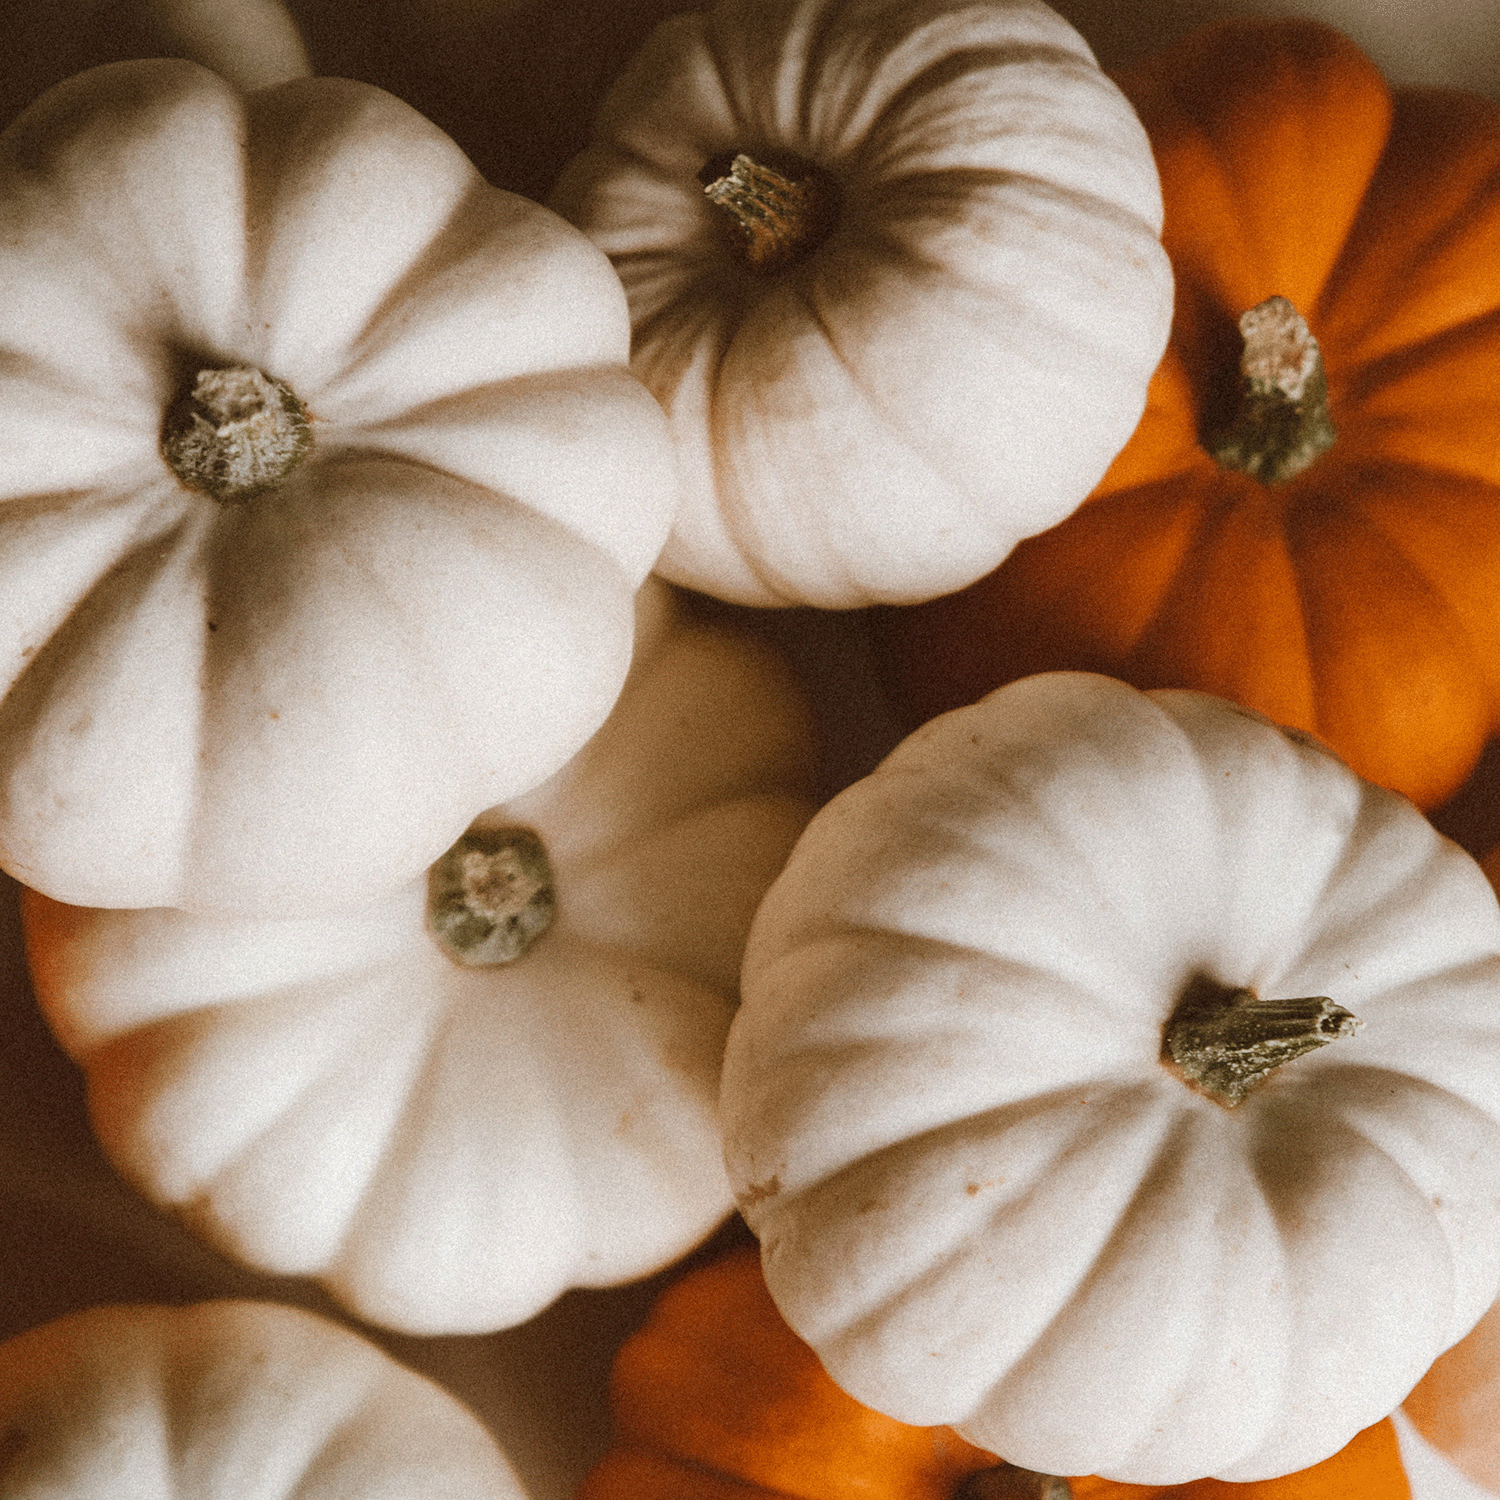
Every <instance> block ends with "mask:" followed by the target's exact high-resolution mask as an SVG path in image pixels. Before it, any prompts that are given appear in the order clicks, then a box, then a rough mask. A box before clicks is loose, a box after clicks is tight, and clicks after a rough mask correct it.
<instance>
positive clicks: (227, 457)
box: [161, 365, 312, 501]
mask: <svg viewBox="0 0 1500 1500" xmlns="http://www.w3.org/2000/svg"><path fill="white" fill-rule="evenodd" d="M311 447H312V429H311V427H310V426H309V424H308V420H307V411H306V408H304V407H303V405H302V403H301V402H300V401H299V400H298V399H297V397H296V395H295V394H294V392H293V391H292V388H291V387H290V386H288V385H285V384H283V382H281V381H279V380H272V379H271V377H270V376H268V375H264V374H262V373H261V372H260V371H259V370H257V369H254V368H252V367H250V366H248V365H232V366H230V367H229V368H227V369H222V370H199V371H198V375H197V378H196V379H195V380H194V382H193V387H192V389H191V390H190V391H188V392H187V393H186V394H185V395H183V396H181V397H179V398H178V399H177V400H176V401H174V402H173V403H172V405H171V406H170V407H169V408H168V410H167V416H166V420H165V422H164V423H163V424H162V432H161V453H162V457H163V458H164V459H166V461H167V467H168V468H170V469H171V470H172V472H173V473H174V474H176V476H177V477H178V478H179V479H180V480H181V481H182V482H183V483H184V484H185V485H187V486H188V487H189V488H191V489H195V490H202V491H203V492H204V493H205V494H208V495H212V496H213V498H214V499H215V500H223V501H243V500H249V499H252V498H253V497H254V496H256V495H259V494H263V493H264V492H265V491H266V490H272V489H275V488H276V486H277V485H279V484H280V483H281V482H282V480H284V479H285V478H286V477H287V475H288V474H290V473H291V472H292V470H293V469H295V468H296V467H297V465H298V464H300V463H301V462H302V460H303V459H304V458H306V457H307V454H308V450H309V449H310V448H311Z"/></svg>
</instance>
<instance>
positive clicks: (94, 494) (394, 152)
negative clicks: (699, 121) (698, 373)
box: [0, 61, 677, 915]
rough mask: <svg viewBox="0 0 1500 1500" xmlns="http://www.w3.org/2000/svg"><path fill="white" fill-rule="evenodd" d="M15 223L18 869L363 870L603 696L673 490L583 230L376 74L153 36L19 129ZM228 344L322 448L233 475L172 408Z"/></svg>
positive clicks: (8, 377) (328, 901)
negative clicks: (260, 477) (218, 467)
mask: <svg viewBox="0 0 1500 1500" xmlns="http://www.w3.org/2000/svg"><path fill="white" fill-rule="evenodd" d="M0 238H3V242H4V250H3V253H0V351H3V353H4V362H5V376H4V379H3V381H0V595H3V597H4V599H5V600H6V605H5V608H4V610H3V611H0V691H3V701H0V864H3V865H4V867H5V868H6V869H7V870H8V871H9V872H10V873H12V874H14V875H15V876H16V877H17V878H18V879H20V880H22V881H24V882H25V883H26V884H28V885H31V886H34V887H35V888H37V889H39V890H43V891H46V892H47V893H48V894H50V895H52V896H54V897H56V898H58V899H59V900H66V901H70V902H75V903H79V904H88V905H103V906H181V907H184V908H191V909H194V910H200V911H213V912H224V913H227V912H235V913H246V914H254V915H269V914H292V913H298V912H304V911H307V910H311V909H321V908H327V907H330V906H337V905H344V904H348V903H350V902H352V901H356V900H359V899H362V898H364V897H367V896H370V895H372V894H373V893H375V892H378V891H384V890H388V889H390V888H391V887H392V886H393V885H396V884H399V883H401V882H403V881H405V880H409V879H411V878H413V877H414V876H416V875H417V874H419V873H420V872H421V871H422V870H423V869H424V868H425V867H426V866H427V865H428V864H429V863H430V862H431V861H432V860H433V859H434V858H436V857H437V855H438V854H439V853H440V852H441V851H442V850H443V849H444V848H446V847H447V846H448V845H449V844H450V843H451V842H452V841H453V839H454V838H456V837H457V835H458V834H459V833H460V832H461V831H462V829H463V828H464V826H465V825H466V824H467V823H468V822H469V821H470V820H471V819H472V818H473V817H474V816H475V815H476V814H477V813H478V812H480V811H481V810H482V809H483V808H485V807H487V806H490V805H492V804H494V803H496V802H498V801H501V800H503V799H504V798H506V797H508V796H511V795H514V794H517V793H519V792H523V791H526V790H528V789H529V788H531V787H533V786H535V785H537V784H538V783H539V782H540V781H542V780H544V779H545V778H546V777H547V776H549V775H551V774H552V773H553V772H554V771H555V770H556V769H557V768H558V767H559V766H560V765H561V764H562V763H563V762H564V761H566V760H567V758H568V757H569V756H570V755H572V754H573V753H574V752H575V751H576V750H577V749H578V748H579V747H580V746H581V745H582V744H583V742H584V741H585V740H586V739H587V738H588V737H589V735H590V734H592V733H593V731H594V730H595V729H597V728H598V726H599V724H600V723H602V722H603V720H604V718H605V716H606V715H607V713H608V712H609V709H610V707H611V706H612V704H613V702H614V700H615V697H616V696H617V694H618V692H619V690H620V685H621V683H622V682H623V680H624V676H625V673H626V671H627V669H628V665H629V659H630V640H631V629H632V624H631V621H632V601H633V597H634V594H635V592H636V590H637V589H638V588H639V586H640V584H641V581H642V579H643V578H644V577H645V576H646V573H647V571H648V570H649V568H650V567H651V564H652V562H653V560H654V559H655V557H656V554H657V552H658V551H659V550H660V547H661V545H662V542H663V540H664V539H665V536H666V531H667V527H668V524H669V522H670V519H671V515H672V512H673V510H674V508H675V504H676V497H677V492H676V478H675V474H674V468H673V465H674V460H673V456H672V452H671V445H670V439H669V437H668V434H667V431H666V424H665V421H664V419H663V417H662V414H661V412H660V411H659V410H658V408H657V407H656V405H655V403H654V402H653V401H652V400H651V397H650V396H649V395H648V393H647V392H646V391H645V390H644V388H643V387H642V386H641V385H640V383H639V382H638V381H636V380H635V379H634V377H632V376H631V375H630V373H629V371H628V369H627V368H626V358H627V352H628V340H629V325H628V317H627V313H626V308H625V303H624V298H623V295H622V292H621V290H620V286H619V283H618V281H617V279H616V278H615V276H614V273H613V272H612V271H611V269H610V267H609V264H608V262H607V261H606V260H605V259H604V257H603V256H602V255H601V254H600V253H599V252H598V251H597V250H596V249H595V248H594V247H593V246H592V245H590V244H589V243H588V241H587V240H586V239H584V237H583V236H581V235H580V234H578V233H577V232H576V231H574V230H573V229H571V228H570V227H569V226H568V225H567V224H565V223H564V222H563V221H562V220H560V219H558V218H557V217H556V216H555V215H553V214H551V213H550V212H549V211H547V210H546V209H544V208H542V207H540V206H539V205H537V204H534V203H530V202H527V201H526V200H524V199H521V198H519V197H516V196H514V195H510V194H507V193H503V192H500V191H498V190H497V189H494V188H491V187H490V186H489V185H488V184H486V183H485V182H484V181H483V180H482V179H481V178H480V177H479V175H478V174H477V173H476V172H475V170H474V169H473V167H472V166H471V165H470V163H469V162H468V160H467V159H466V158H465V157H464V156H463V154H462V153H461V152H460V151H459V150H458V148H457V147H456V146H455V145H454V144H453V143H452V142H451V141H450V140H449V139H448V138H447V137H446V136H444V135H443V134H442V133H441V132H440V131H438V130H437V129H436V128H435V127H434V126H432V125H431V124H429V123H428V122H427V121H426V120H424V119H423V118H422V117H421V116H420V115H418V114H417V113H416V112H415V111H414V110H412V109H410V108H409V107H408V106H406V105H404V104H402V103H401V102H399V101H398V100H396V99H395V98H394V97H392V96H390V95H388V94H385V93H382V92H381V91H379V90H377V89H374V88H371V87H369V86H366V85H362V84H357V83H351V82H348V81H345V80H339V79H327V78H318V79H303V80H299V81H293V82H289V83H286V84H283V85H281V86H279V87H275V88H271V89H267V90H263V91H259V92H256V93H252V94H249V95H244V94H241V93H239V92H238V91H236V90H235V89H233V88H231V87H230V86H229V85H228V84H227V83H225V82H224V81H223V80H221V79H219V78H218V77H216V76H215V75H214V74H212V73H209V72H208V71H206V70H205V69H203V68H202V67H199V66H197V65H195V64H192V63H187V62H176V61H154V62H153V61H147V62H134V63H119V64H113V65H110V66H107V67H104V68H100V69H97V70H95V71H93V72H90V73H87V74H84V75H82V76H80V77H78V78H74V79H72V80H70V81H69V82H67V83H65V84H62V85H60V86H59V87H58V88H57V89H55V90H53V91H51V92H49V93H48V94H47V95H46V96H45V97H44V98H43V99H41V100H40V101H38V102H37V103H36V104H35V105H34V106H33V107H32V108H31V109H30V110H28V111H27V112H26V114H25V115H24V116H23V117H22V118H21V119H20V120H18V121H17V122H15V123H14V124H13V125H12V126H11V127H10V129H9V130H8V131H7V132H6V133H5V135H4V136H3V137H0ZM235 365H248V366H251V367H254V368H256V369H259V370H262V371H264V372H265V373H266V374H268V375H269V376H272V377H274V378H276V379H279V380H282V381H285V382H286V383H287V384H288V385H289V386H290V387H291V389H292V390H293V391H294V392H295V393H296V395H297V396H298V397H299V398H300V400H301V401H302V403H303V404H304V405H305V406H306V408H307V411H308V413H309V418H310V425H311V431H312V450H311V453H310V454H309V456H308V457H307V458H306V459H305V460H304V461H303V462H302V464H301V465H300V467H298V468H296V469H294V470H293V471H292V472H291V473H290V475H289V476H288V477H287V478H286V479H285V480H284V482H283V483H282V484H281V486H280V487H279V488H276V489H273V490H271V491H269V492H266V493H263V494H260V495H257V496H254V497H253V498H250V499H247V500H243V501H220V500H216V499H213V498H211V497H210V495H208V494H206V493H204V492H203V491H202V490H199V489H194V488H190V487H189V486H188V485H187V484H185V483H184V482H183V481H182V480H181V479H179V477H178V476H177V475H176V474H175V473H174V472H173V471H172V469H170V468H169V467H168V465H167V462H166V460H165V459H164V457H163V453H162V450H161V447H160V435H161V430H162V426H163V420H164V412H165V410H166V408H167V406H168V405H169V404H170V403H171V402H172V400H173V399H174V398H175V397H176V395H177V394H178V392H179V391H180V390H181V389H182V388H183V385H184V382H185V381H189V382H190V381H191V379H192V376H193V372H194V371H195V370H200V369H203V368H205V367H209V368H215V369H217V368H225V367H229V366H235ZM293 851H295V852H294V853H293Z"/></svg>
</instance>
